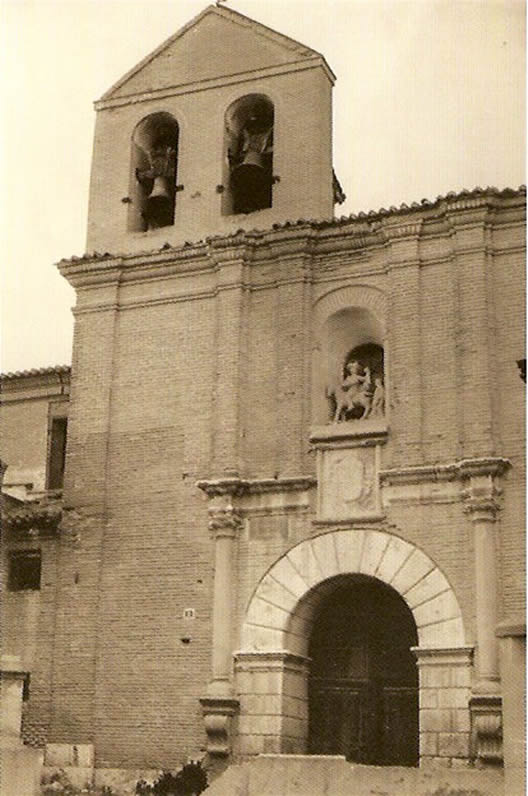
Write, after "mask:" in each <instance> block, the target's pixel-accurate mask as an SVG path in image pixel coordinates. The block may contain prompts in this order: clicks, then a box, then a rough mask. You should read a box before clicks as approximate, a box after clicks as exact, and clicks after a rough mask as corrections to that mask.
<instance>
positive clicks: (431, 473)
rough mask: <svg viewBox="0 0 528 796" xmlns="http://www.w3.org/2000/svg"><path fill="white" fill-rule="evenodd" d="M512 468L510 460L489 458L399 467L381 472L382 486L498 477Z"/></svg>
mask: <svg viewBox="0 0 528 796" xmlns="http://www.w3.org/2000/svg"><path fill="white" fill-rule="evenodd" d="M509 466H510V462H509V461H508V459H504V458H501V457H488V458H481V459H461V460H460V461H458V462H449V463H447V464H427V465H419V466H415V467H397V468H394V469H387V470H381V471H380V481H381V483H382V484H390V485H395V486H396V485H403V484H421V483H424V482H439V481H455V480H457V479H470V478H474V477H478V476H490V477H497V476H500V475H502V474H503V473H504V472H505V471H506V470H507V469H508V467H509Z"/></svg>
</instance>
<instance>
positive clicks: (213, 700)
mask: <svg viewBox="0 0 528 796" xmlns="http://www.w3.org/2000/svg"><path fill="white" fill-rule="evenodd" d="M200 703H201V705H202V712H203V717H204V724H205V732H206V734H207V751H208V752H209V754H210V755H215V756H221V757H225V756H227V755H228V754H229V753H230V751H231V721H232V718H233V716H234V715H235V713H237V712H238V708H239V702H238V699H231V698H228V697H202V698H201V699H200Z"/></svg>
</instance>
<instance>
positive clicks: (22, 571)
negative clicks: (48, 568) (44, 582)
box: [8, 550, 41, 591]
mask: <svg viewBox="0 0 528 796" xmlns="http://www.w3.org/2000/svg"><path fill="white" fill-rule="evenodd" d="M40 569H41V560H40V550H17V551H15V552H11V553H10V554H9V581H8V584H9V586H8V588H9V591H37V590H38V589H40Z"/></svg>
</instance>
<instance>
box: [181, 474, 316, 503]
mask: <svg viewBox="0 0 528 796" xmlns="http://www.w3.org/2000/svg"><path fill="white" fill-rule="evenodd" d="M316 484H317V479H316V478H314V477H313V476H308V475H302V476H294V477H289V478H258V479H249V480H245V479H242V478H219V479H216V480H212V481H205V480H203V481H198V482H197V484H196V486H197V487H198V488H199V489H201V490H202V491H203V492H205V494H206V495H207V497H209V498H213V497H219V496H222V495H231V496H233V497H240V496H242V495H261V494H267V493H270V492H299V491H305V490H307V489H312V488H313V487H315V486H316Z"/></svg>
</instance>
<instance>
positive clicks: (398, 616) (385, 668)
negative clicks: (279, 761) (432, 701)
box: [308, 575, 418, 766]
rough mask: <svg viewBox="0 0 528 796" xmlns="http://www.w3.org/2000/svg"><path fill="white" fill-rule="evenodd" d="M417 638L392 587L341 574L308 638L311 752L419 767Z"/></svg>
mask: <svg viewBox="0 0 528 796" xmlns="http://www.w3.org/2000/svg"><path fill="white" fill-rule="evenodd" d="M417 642H418V637H417V630H416V624H415V622H414V618H413V615H412V613H411V611H410V609H409V608H408V606H407V605H406V603H405V601H404V600H403V599H402V598H401V597H400V595H399V594H398V593H397V592H396V591H395V590H394V589H392V588H391V587H390V586H387V585H386V584H384V583H382V582H381V581H379V580H376V579H375V578H372V577H369V576H365V575H350V576H347V577H345V578H342V577H341V578H338V579H336V585H335V587H334V588H333V589H332V591H331V592H330V593H329V594H328V595H327V596H326V597H325V599H324V600H323V601H322V603H321V604H320V606H319V608H318V610H317V613H316V615H315V616H314V624H313V630H312V634H311V639H310V647H309V656H310V658H311V664H310V679H309V737H308V747H309V752H310V753H311V754H341V755H345V757H346V758H347V759H348V760H351V761H354V762H357V763H365V764H369V765H400V766H402V765H403V766H414V765H417V764H418V672H417V666H416V661H415V658H414V655H413V653H412V652H411V647H414V646H416V644H417Z"/></svg>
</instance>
